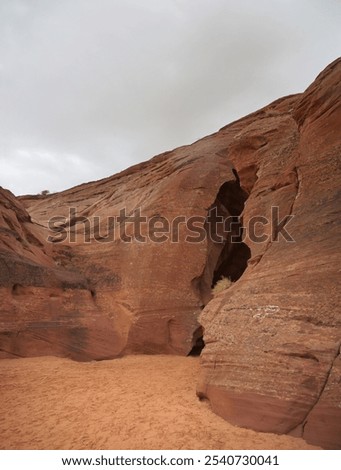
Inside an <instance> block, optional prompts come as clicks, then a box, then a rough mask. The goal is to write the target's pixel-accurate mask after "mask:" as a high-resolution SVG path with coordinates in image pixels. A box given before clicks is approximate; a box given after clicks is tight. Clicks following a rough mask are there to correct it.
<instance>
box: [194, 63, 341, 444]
mask: <svg viewBox="0 0 341 470" xmlns="http://www.w3.org/2000/svg"><path fill="white" fill-rule="evenodd" d="M340 78H341V63H340V61H337V62H335V63H333V64H331V65H330V66H329V67H328V68H327V69H326V70H325V71H324V72H323V73H322V74H321V75H320V76H319V77H318V78H317V80H316V81H315V82H314V83H313V85H311V86H310V87H309V88H308V90H307V91H306V92H305V93H304V94H303V95H302V96H298V97H295V98H288V99H285V100H284V101H282V103H280V104H279V105H277V106H276V108H275V109H271V108H270V109H269V108H268V109H266V110H264V112H263V113H262V114H261V115H258V117H257V116H255V117H254V118H253V119H248V123H246V122H244V125H243V127H242V129H241V130H240V131H239V132H237V133H236V134H235V135H234V138H233V140H232V141H231V144H230V146H229V147H228V149H227V150H226V153H227V155H228V158H229V159H230V160H231V161H232V162H233V163H234V165H235V167H236V169H237V171H238V173H239V176H240V179H241V185H242V186H243V185H245V187H248V188H251V187H252V189H251V192H250V196H249V198H248V200H247V202H246V205H245V209H244V212H243V222H244V226H245V227H249V225H250V220H252V217H253V216H255V215H264V216H265V217H266V219H267V220H269V221H270V222H271V219H272V217H271V213H270V211H271V208H272V207H274V206H277V207H278V211H279V213H280V219H281V220H283V223H282V224H280V227H277V226H276V224H272V225H273V227H272V228H271V223H269V224H268V225H265V226H264V228H265V231H264V233H265V234H269V235H270V236H269V237H268V239H267V240H265V241H264V242H262V243H257V240H255V234H254V233H252V224H251V229H250V227H249V230H248V231H246V232H247V233H246V239H245V243H247V245H248V246H249V247H250V249H251V258H250V260H249V263H248V268H247V270H246V271H245V272H244V275H243V276H242V278H241V279H240V280H239V281H238V282H236V283H235V284H234V285H233V286H232V287H231V288H230V289H228V290H226V291H225V292H223V293H222V294H220V295H219V296H218V297H217V298H215V299H214V300H213V301H212V302H210V303H209V304H208V305H207V307H206V308H205V310H204V312H203V314H202V317H201V321H202V323H203V325H204V328H205V342H206V347H205V349H204V351H203V355H202V369H203V375H202V378H201V380H200V383H199V386H198V394H199V396H201V397H206V398H208V399H209V400H210V402H211V405H212V408H213V410H214V411H215V412H216V413H218V414H220V415H221V416H223V417H224V418H226V419H227V420H229V421H231V422H232V423H235V424H238V425H240V426H245V427H251V428H253V429H256V430H259V431H267V432H279V433H293V434H295V435H303V437H304V438H305V439H306V440H307V441H309V442H311V443H315V444H319V445H322V446H325V447H331V448H337V447H340V446H341V380H340V379H341V375H340V373H341V368H340V367H341V358H340V345H341V341H340V340H341V328H340V327H341V312H340V288H339V285H340V284H339V283H340V270H339V269H340V261H341V259H340V219H339V217H338V215H339V211H340V182H341V179H340V160H341V159H340V155H341V141H340V140H341V139H340V129H341V109H340V97H341V86H340V85H341V82H340ZM285 105H287V106H288V108H287V111H286V112H285V110H284V109H283V106H285ZM280 107H282V110H281V112H278V110H279V109H280ZM231 127H232V128H233V126H231ZM231 127H228V128H226V129H225V130H222V131H221V133H224V132H226V133H228V132H231ZM251 175H254V176H253V178H252V177H251ZM244 178H245V183H244ZM289 215H293V216H294V217H293V218H292V219H290V218H289V217H288V216H289ZM258 228H259V227H258ZM285 230H286V231H287V232H288V233H289V234H290V236H291V238H292V241H287V240H286V239H285V238H288V237H287V234H286V233H285V232H284V231H285ZM271 231H273V234H272V235H273V236H272V237H271ZM256 235H257V236H259V235H260V233H258V234H257V233H256ZM283 235H285V237H284V236H283ZM248 237H249V238H248Z"/></svg>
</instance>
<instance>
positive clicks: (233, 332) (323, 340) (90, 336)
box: [0, 60, 341, 448]
mask: <svg viewBox="0 0 341 470" xmlns="http://www.w3.org/2000/svg"><path fill="white" fill-rule="evenodd" d="M340 78H341V61H340V60H339V61H336V62H334V63H333V64H331V65H330V66H329V67H328V68H327V69H326V70H325V71H324V72H322V73H321V74H320V76H319V77H318V78H317V79H316V81H315V82H314V83H313V84H312V85H311V86H310V87H309V88H308V89H307V90H306V92H305V93H303V94H301V95H295V96H289V97H286V98H283V99H280V100H278V101H276V102H274V103H272V104H270V105H269V106H267V107H265V108H263V109H262V110H260V111H258V112H255V113H253V114H251V115H249V116H247V117H245V118H243V119H241V120H239V121H236V122H234V123H232V124H230V125H229V126H226V127H225V128H223V129H221V130H220V131H219V132H217V133H216V134H214V135H212V136H209V137H206V138H204V139H202V140H200V141H198V142H196V143H194V144H192V145H190V146H185V147H181V148H179V149H176V150H174V151H172V152H167V153H165V154H162V155H159V156H157V157H155V158H153V159H152V160H150V161H148V162H146V163H142V164H139V165H136V166H135V167H132V168H130V169H128V170H126V171H124V172H122V173H120V174H118V175H114V176H112V177H110V178H107V179H105V180H101V181H97V182H93V183H88V184H84V185H81V186H78V187H76V188H72V189H70V190H67V191H64V192H61V193H57V194H52V195H48V196H31V197H30V196H27V197H21V198H18V199H16V198H15V197H14V196H13V195H11V194H10V193H9V192H8V191H5V190H1V193H0V227H1V230H0V263H1V268H0V286H1V287H0V298H1V309H0V354H1V357H14V356H19V357H21V356H34V355H47V354H53V355H60V356H67V357H71V358H74V359H77V360H89V359H104V358H110V357H117V356H119V355H122V354H128V353H137V352H142V353H173V354H183V355H185V354H189V353H190V352H191V350H192V349H193V348H195V347H198V345H200V339H201V336H202V332H203V328H204V341H205V345H206V346H205V348H204V350H203V352H202V377H201V378H200V381H199V384H198V395H199V396H200V397H202V398H206V399H208V400H209V401H210V403H211V405H212V408H213V410H214V411H215V412H216V413H218V414H220V415H221V416H223V417H224V418H226V419H227V420H229V421H231V422H233V423H235V424H238V425H241V426H245V427H251V428H253V429H256V430H260V431H269V432H276V433H293V434H295V435H303V437H304V438H305V439H307V440H308V441H309V442H311V443H314V444H319V445H323V446H325V447H331V448H336V447H340V446H341V441H340V436H341V428H340V423H341V411H340V410H341V389H340V381H341V380H340V375H341V365H340V362H341V359H340V355H339V353H340V344H341V318H340V317H341V315H340V297H339V292H338V279H339V266H340V250H338V247H339V246H340V235H339V225H338V223H339V222H338V221H339V219H338V218H337V215H338V210H339V207H340V200H339V192H338V191H339V183H340V168H339V167H340V150H341V149H340V125H341V116H340V96H341V90H340ZM219 217H224V219H225V220H228V221H229V230H228V233H227V234H226V231H223V230H222V225H221V224H219V223H218V224H217V223H216V221H217V218H219ZM213 219H214V223H212V220H213ZM219 220H220V219H219ZM242 227H244V228H243V229H242ZM222 276H225V277H229V278H230V279H231V280H232V281H233V284H232V287H230V288H229V289H228V290H226V291H224V292H222V293H221V294H219V295H218V296H217V297H215V298H214V299H212V293H211V287H212V285H213V284H214V283H215V282H217V281H218V280H219V278H220V277H222ZM204 307H205V308H204ZM203 308H204V310H203V311H202V309H203ZM202 327H203V328H202Z"/></svg>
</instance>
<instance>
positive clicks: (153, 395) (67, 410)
mask: <svg viewBox="0 0 341 470" xmlns="http://www.w3.org/2000/svg"><path fill="white" fill-rule="evenodd" d="M198 372H199V359H197V358H193V357H175V356H130V357H125V358H123V359H116V360H111V361H103V362H91V363H77V362H72V361H70V360H67V359H59V358H53V357H44V358H33V359H18V360H2V361H0V400H1V403H0V404H1V407H0V436H1V438H0V448H1V449H309V448H312V447H310V446H308V445H307V444H306V443H305V442H304V441H303V440H302V439H296V438H293V437H288V436H278V435H274V434H262V433H257V432H254V431H251V430H247V429H241V428H238V427H235V426H232V425H230V424H228V423H227V422H225V421H224V420H223V419H221V418H219V417H218V416H216V415H215V414H214V413H212V412H211V410H210V408H209V405H208V404H207V403H203V402H200V401H199V400H198V399H197V397H196V395H195V385H196V380H197V377H198Z"/></svg>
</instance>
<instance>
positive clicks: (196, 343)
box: [187, 326, 205, 357]
mask: <svg viewBox="0 0 341 470" xmlns="http://www.w3.org/2000/svg"><path fill="white" fill-rule="evenodd" d="M203 336H204V329H203V327H202V326H199V328H197V329H196V330H195V332H194V333H193V347H192V349H191V350H190V352H189V353H188V354H187V355H188V356H194V357H198V356H200V354H201V351H202V350H203V349H204V347H205V343H204V338H203Z"/></svg>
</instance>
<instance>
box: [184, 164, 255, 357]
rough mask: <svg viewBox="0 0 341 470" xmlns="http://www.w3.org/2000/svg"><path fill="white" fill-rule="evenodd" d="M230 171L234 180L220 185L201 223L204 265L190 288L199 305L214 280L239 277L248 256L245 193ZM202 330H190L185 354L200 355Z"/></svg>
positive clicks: (209, 295)
mask: <svg viewBox="0 0 341 470" xmlns="http://www.w3.org/2000/svg"><path fill="white" fill-rule="evenodd" d="M233 173H234V175H235V177H236V179H235V180H234V181H227V182H225V183H224V184H223V185H222V186H221V187H220V189H219V191H218V194H217V197H216V199H215V201H214V203H213V204H212V205H211V207H210V208H209V210H208V215H207V219H206V222H205V226H204V228H205V230H206V236H207V260H206V265H205V268H204V271H203V273H202V275H201V276H200V277H199V278H196V279H194V280H193V287H194V288H195V289H196V290H197V292H198V293H199V295H200V298H201V300H202V308H204V307H205V306H206V305H207V303H208V302H209V301H210V300H211V299H212V298H213V294H212V289H213V288H214V286H215V285H216V284H217V282H218V281H220V280H221V279H223V278H228V279H229V280H230V281H231V282H236V281H238V279H240V278H241V276H242V275H243V273H244V271H245V269H246V268H247V262H248V259H249V258H250V256H251V251H250V248H249V247H248V246H247V245H246V244H245V243H244V242H243V241H242V240H243V222H242V218H241V214H242V212H243V209H244V205H245V201H246V200H247V198H248V194H247V193H246V192H245V191H244V190H243V189H242V188H241V186H240V181H239V177H238V174H237V172H236V171H235V170H233ZM222 221H223V222H222ZM203 333H204V332H203V328H202V327H199V328H198V329H197V330H196V331H195V332H194V334H193V340H192V345H193V347H192V350H191V351H190V353H189V355H191V356H199V355H200V353H201V351H202V350H203V348H204V347H205V343H204V339H203Z"/></svg>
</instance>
